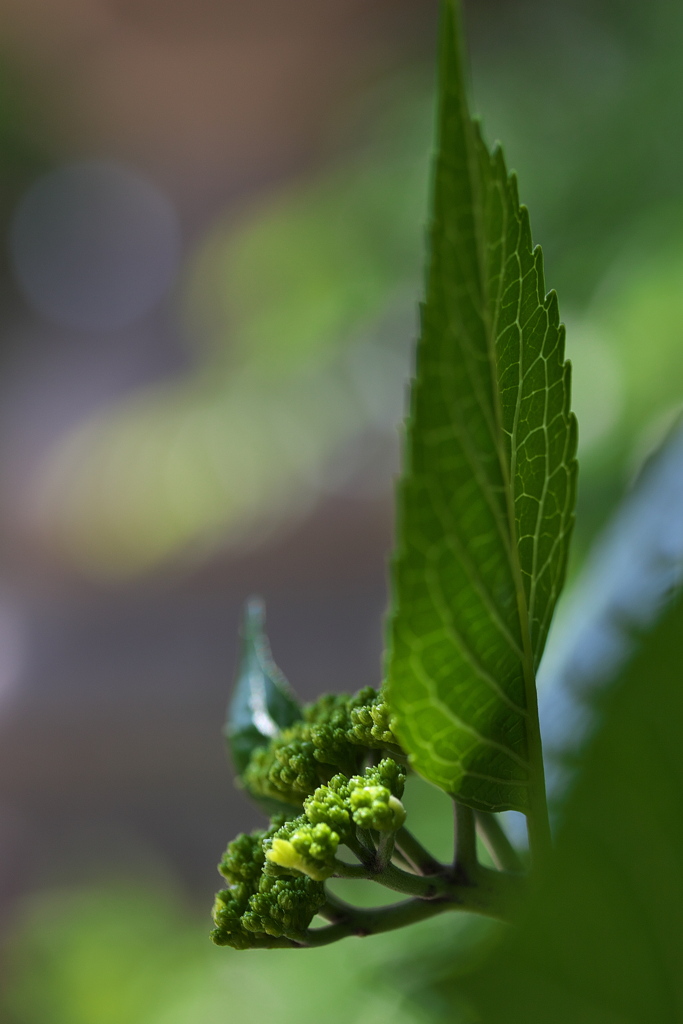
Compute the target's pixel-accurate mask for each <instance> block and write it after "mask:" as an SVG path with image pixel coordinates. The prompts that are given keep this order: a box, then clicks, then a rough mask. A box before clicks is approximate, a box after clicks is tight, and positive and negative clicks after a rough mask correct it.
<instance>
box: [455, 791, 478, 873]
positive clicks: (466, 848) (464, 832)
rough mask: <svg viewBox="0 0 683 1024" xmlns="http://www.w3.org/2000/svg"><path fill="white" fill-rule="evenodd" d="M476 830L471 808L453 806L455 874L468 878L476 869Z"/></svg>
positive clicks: (460, 805)
mask: <svg viewBox="0 0 683 1024" xmlns="http://www.w3.org/2000/svg"><path fill="white" fill-rule="evenodd" d="M477 863H478V862H477V830H476V826H475V822H474V811H473V810H472V808H471V807H464V806H463V805H462V804H457V803H456V804H455V860H454V862H453V868H454V871H455V872H456V873H460V874H462V873H464V875H465V877H466V878H469V877H470V876H471V875H473V874H474V873H475V872H476V869H477Z"/></svg>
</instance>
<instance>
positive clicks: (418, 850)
mask: <svg viewBox="0 0 683 1024" xmlns="http://www.w3.org/2000/svg"><path fill="white" fill-rule="evenodd" d="M396 849H397V850H398V852H399V853H400V854H401V856H402V857H403V858H404V860H406V861H407V862H408V864H409V865H410V866H411V867H412V868H414V870H415V873H416V874H418V875H438V874H439V873H440V872H442V871H443V869H444V866H443V864H442V863H441V861H438V860H437V859H436V857H432V855H431V853H430V852H429V851H428V850H425V848H424V846H423V845H422V843H421V842H420V841H419V840H418V839H416V838H415V836H414V835H413V833H412V832H410V831H409V830H408V829H407V828H405V826H404V827H403V828H400V829H399V830H398V832H397V833H396Z"/></svg>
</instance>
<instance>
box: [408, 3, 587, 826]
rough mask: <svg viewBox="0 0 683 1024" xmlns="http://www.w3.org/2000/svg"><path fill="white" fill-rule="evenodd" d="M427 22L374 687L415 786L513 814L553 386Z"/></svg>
mask: <svg viewBox="0 0 683 1024" xmlns="http://www.w3.org/2000/svg"><path fill="white" fill-rule="evenodd" d="M443 11H444V15H443V21H442V29H441V39H442V49H441V64H440V97H441V98H440V117H439V135H440V138H439V154H438V158H437V163H436V177H435V191H434V210H433V226H432V232H431V257H430V270H429V279H428V284H427V299H426V303H425V306H424V308H423V316H422V337H421V340H420V344H419V347H418V355H417V376H416V381H415V383H414V387H413V396H412V410H411V420H410V425H409V431H408V443H407V466H406V469H405V476H404V480H403V482H402V485H401V488H400V493H399V526H398V553H397V556H396V560H395V565H394V590H395V600H396V608H395V610H394V615H393V625H392V650H391V654H390V657H389V664H388V686H389V695H390V700H391V701H392V704H393V708H394V711H395V713H396V716H397V723H398V733H399V736H400V737H401V740H402V742H403V744H404V746H405V747H406V749H407V750H408V751H409V752H410V753H411V755H412V761H413V764H414V766H415V767H416V768H417V770H418V771H420V772H421V773H422V774H423V775H425V776H426V777H427V778H428V779H430V780H431V781H432V782H434V783H436V784H437V785H439V786H441V787H442V788H443V789H445V790H446V791H448V792H450V793H452V794H453V795H454V796H456V797H457V798H458V800H460V801H461V802H462V803H465V804H469V805H470V806H472V807H475V808H481V809H485V810H494V811H497V810H503V809H506V808H514V809H518V810H528V809H529V806H530V802H532V798H531V796H530V782H531V780H534V779H535V780H537V781H538V769H539V766H540V738H539V733H538V722H537V716H536V692H535V671H536V668H537V666H538V662H539V660H540V656H541V653H542V651H543V647H544V644H545V639H546V635H547V632H548V627H549V624H550V619H551V616H552V613H553V609H554V606H555V602H556V600H557V597H558V594H559V592H560V589H561V587H562V583H563V580H564V573H565V565H566V559H567V549H568V543H569V536H570V533H571V528H572V523H573V513H574V501H575V478H576V462H575V457H574V456H575V448H576V428H575V421H574V419H573V417H572V415H571V413H570V411H569V373H570V371H569V365H568V364H567V363H565V362H564V329H563V327H562V326H561V325H560V323H559V317H558V309H557V300H556V297H555V295H554V293H551V294H550V295H547V296H546V295H545V284H544V277H543V263H542V257H541V252H540V249H538V248H536V249H534V250H532V245H531V231H530V227H529V219H528V214H527V211H526V209H525V208H524V207H520V205H519V201H518V198H517V185H516V181H515V178H514V176H510V175H508V173H507V170H506V168H505V163H504V160H503V156H502V153H501V151H500V149H499V148H497V149H495V150H494V152H493V154H491V153H489V151H488V149H487V147H486V145H485V143H484V142H483V140H482V138H481V135H480V132H479V128H478V126H477V125H476V124H475V123H474V122H473V121H472V119H471V117H470V115H469V113H468V110H467V106H466V101H465V89H464V83H463V75H462V70H461V63H460V48H461V40H460V35H459V30H458V24H457V8H456V4H455V3H454V2H453V0H447V2H445V3H444V7H443ZM534 768H535V770H534Z"/></svg>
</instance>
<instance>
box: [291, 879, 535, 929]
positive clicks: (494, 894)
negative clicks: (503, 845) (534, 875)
mask: <svg viewBox="0 0 683 1024" xmlns="http://www.w3.org/2000/svg"><path fill="white" fill-rule="evenodd" d="M376 877H377V876H376ZM415 880H417V879H415ZM423 881H426V880H423ZM432 881H435V880H432ZM441 881H442V882H443V888H442V891H441V893H440V895H439V896H438V897H436V898H432V899H420V898H419V897H417V898H413V899H409V900H404V901H403V902H402V903H395V904H393V905H392V906H390V907H376V908H372V909H365V908H360V907H354V906H352V905H351V904H350V903H346V902H345V901H344V900H341V899H339V897H337V896H334V895H333V894H332V893H328V894H327V902H326V903H325V905H324V906H323V907H322V908H321V909H320V910H319V911H318V913H319V914H320V916H321V917H324V918H325V919H326V920H328V921H329V922H330V924H329V925H327V926H325V927H323V928H313V929H309V930H308V931H307V932H306V933H305V936H304V937H303V939H302V938H298V937H297V938H296V939H292V940H291V942H292V945H294V946H326V945H328V944H329V943H331V942H336V941H337V940H338V939H343V938H345V937H346V936H348V935H357V936H365V935H376V934H378V933H379V932H387V931H391V930H393V929H394V928H403V927H404V925H407V924H412V923H414V922H415V921H424V920H425V919H426V918H429V917H434V916H435V915H436V914H442V913H444V912H445V911H448V910H465V911H469V912H471V913H474V914H482V915H484V916H486V917H492V918H495V919H497V920H501V921H509V920H510V919H511V918H512V917H513V916H514V914H515V912H516V910H517V908H518V906H519V905H520V904H521V902H522V900H523V898H524V888H525V885H524V880H523V879H521V878H519V877H516V876H513V875H507V874H503V873H502V872H500V871H491V870H489V869H488V868H482V867H479V868H477V872H476V878H475V879H474V880H473V883H472V884H464V883H459V882H453V881H450V882H449V881H448V880H447V879H445V878H444V879H441Z"/></svg>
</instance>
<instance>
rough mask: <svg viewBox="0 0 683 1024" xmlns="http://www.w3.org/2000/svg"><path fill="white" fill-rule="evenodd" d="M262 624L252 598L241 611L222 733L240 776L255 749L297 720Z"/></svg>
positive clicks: (294, 703) (260, 608)
mask: <svg viewBox="0 0 683 1024" xmlns="http://www.w3.org/2000/svg"><path fill="white" fill-rule="evenodd" d="M264 621H265V611H264V607H263V602H262V601H259V600H257V599H255V598H252V599H251V600H250V601H248V602H247V606H246V608H245V613H244V625H243V627H242V655H241V657H240V662H239V665H238V668H237V679H236V682H235V691H234V693H233V697H232V700H231V702H230V706H229V708H228V719H227V721H226V723H225V730H224V732H225V736H226V738H227V740H228V742H229V744H230V749H231V752H232V757H233V761H234V762H235V767H236V769H237V771H238V773H240V774H241V773H242V772H243V771H244V769H245V768H246V766H247V764H248V763H249V758H250V757H251V754H252V752H253V751H254V750H255V749H256V748H257V747H265V746H267V745H268V743H269V742H270V741H271V739H273V738H274V737H276V736H277V735H278V734H279V733H280V732H281V730H282V729H286V728H287V727H288V726H290V725H292V724H293V723H294V722H297V721H299V719H300V718H301V709H300V707H299V704H298V702H297V700H296V697H295V696H294V694H293V692H292V690H291V687H290V685H289V683H288V682H287V680H286V679H285V677H284V676H283V674H282V672H281V671H280V670H279V668H278V667H277V666H276V664H275V662H274V661H273V659H272V656H271V653H270V647H269V645H268V640H267V638H266V635H265V633H264V630H263V625H264Z"/></svg>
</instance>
